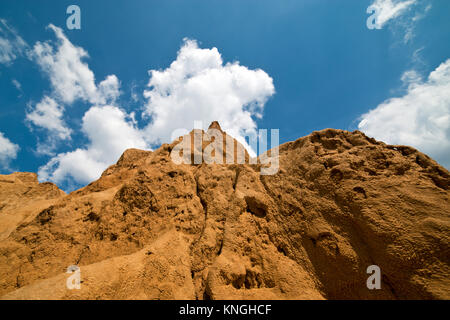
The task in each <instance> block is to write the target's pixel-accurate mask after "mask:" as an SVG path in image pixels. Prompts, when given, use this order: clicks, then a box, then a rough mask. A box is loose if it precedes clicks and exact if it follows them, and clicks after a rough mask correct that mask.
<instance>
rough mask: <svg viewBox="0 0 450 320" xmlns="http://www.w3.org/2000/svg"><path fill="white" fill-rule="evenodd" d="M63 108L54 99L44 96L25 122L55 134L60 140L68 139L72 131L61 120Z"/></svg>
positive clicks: (28, 114)
mask: <svg viewBox="0 0 450 320" xmlns="http://www.w3.org/2000/svg"><path fill="white" fill-rule="evenodd" d="M63 113H64V107H63V106H61V105H59V104H58V103H57V102H56V101H55V100H54V99H52V98H50V97H48V96H45V97H44V98H43V99H42V100H41V101H40V102H39V103H37V104H36V106H35V108H34V109H32V111H31V112H29V113H27V115H26V120H27V121H30V122H31V123H33V124H34V125H35V126H38V127H41V128H45V129H47V130H49V131H51V132H52V133H54V134H56V135H57V136H58V138H60V139H69V138H70V134H71V132H72V130H70V128H68V127H67V126H66V124H65V122H64V120H63V119H62V117H63Z"/></svg>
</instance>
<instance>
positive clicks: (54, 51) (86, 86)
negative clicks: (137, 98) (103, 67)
mask: <svg viewBox="0 0 450 320" xmlns="http://www.w3.org/2000/svg"><path fill="white" fill-rule="evenodd" d="M48 28H49V29H51V30H52V31H53V32H54V33H55V36H56V41H46V42H37V43H36V44H35V45H34V47H33V49H32V50H31V51H30V52H29V56H30V58H31V59H32V60H34V61H36V62H37V64H38V65H39V66H40V67H41V69H42V71H43V72H44V73H45V74H46V75H47V76H48V77H49V80H50V83H51V86H52V91H51V93H50V95H49V96H44V97H43V98H42V100H41V101H40V102H39V103H37V104H36V105H35V106H34V107H32V108H30V110H29V111H28V113H27V115H26V119H27V121H29V123H31V124H32V125H34V126H37V127H40V128H44V129H46V130H47V131H48V137H47V139H46V141H45V142H44V143H38V148H37V152H38V153H39V154H49V155H53V150H54V149H55V148H56V147H57V145H58V140H69V139H70V137H71V133H72V130H71V129H70V128H68V127H67V125H66V123H65V121H64V112H65V110H66V107H68V106H70V105H72V104H73V103H74V102H75V101H76V100H81V101H82V102H85V103H89V104H94V105H106V104H113V103H114V102H115V101H116V99H117V98H118V97H119V95H120V89H119V88H120V83H119V80H118V79H117V77H116V76H115V75H109V76H107V77H106V78H105V80H103V81H101V82H100V83H99V84H98V85H96V83H95V75H94V73H93V72H92V70H91V69H90V68H89V66H88V64H87V63H86V62H84V59H86V58H88V57H89V55H88V53H87V52H86V51H85V50H84V49H83V48H81V47H77V46H75V45H73V44H72V43H71V42H70V40H69V39H68V38H67V37H66V36H65V34H64V32H63V31H62V29H61V28H58V27H56V26H54V25H52V24H50V25H49V26H48Z"/></svg>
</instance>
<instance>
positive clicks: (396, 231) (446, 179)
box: [0, 124, 450, 299]
mask: <svg viewBox="0 0 450 320" xmlns="http://www.w3.org/2000/svg"><path fill="white" fill-rule="evenodd" d="M211 127H212V128H215V129H217V127H218V128H219V129H220V126H218V124H213V125H212V126H211ZM220 130H221V129H220ZM191 134H192V133H191ZM201 134H204V133H203V132H201ZM223 135H224V140H225V137H226V133H223ZM178 143H179V140H177V141H176V142H174V143H172V144H170V145H169V144H165V145H162V146H161V147H160V148H159V149H158V150H156V151H154V152H150V151H142V150H136V149H130V150H127V151H125V152H124V154H123V155H122V156H121V158H120V159H119V161H118V162H117V164H115V165H113V166H111V167H110V168H108V169H107V170H106V171H105V172H104V173H103V174H102V176H101V178H100V179H99V180H97V181H95V182H93V183H91V184H90V185H88V186H86V187H84V188H82V189H80V190H78V191H75V192H72V193H71V194H69V195H64V194H63V193H62V192H61V191H59V190H58V189H57V188H56V187H55V186H51V187H50V185H48V186H47V185H44V186H43V187H45V188H42V187H39V188H42V190H41V189H39V190H40V191H39V192H36V193H33V196H31V198H30V199H31V200H33V201H34V200H36V201H37V199H41V198H45V199H46V201H51V202H49V203H47V204H44V205H41V204H40V205H36V207H35V208H34V209H33V210H30V211H28V213H27V215H26V218H24V217H23V216H22V215H19V216H18V217H16V218H14V219H15V220H14V221H13V222H10V223H9V226H8V230H9V231H8V232H4V233H2V234H3V235H4V237H3V238H0V296H2V298H4V299H11V298H12V299H17V298H21V299H26V298H47V299H324V298H325V299H381V298H383V299H398V298H401V299H405V298H406V299H449V298H450V268H449V260H450V250H449V243H450V217H449V215H450V214H449V212H450V205H449V191H448V189H449V183H450V175H449V173H448V171H447V170H446V169H444V168H443V167H441V166H439V165H438V164H437V163H436V162H435V161H433V160H432V159H430V158H429V157H427V156H426V155H424V154H422V153H420V152H418V151H416V150H415V149H413V148H410V147H406V146H388V145H385V144H384V143H381V142H377V141H375V140H373V139H370V138H367V137H366V136H365V135H364V134H362V133H361V132H358V131H355V132H347V131H341V130H332V129H326V130H322V131H319V132H314V133H312V134H311V135H309V136H306V137H303V138H300V139H298V140H296V141H294V142H289V143H286V144H284V145H281V146H280V147H279V170H278V172H277V173H276V174H274V175H264V176H263V175H261V174H260V165H258V164H254V165H252V164H249V161H248V155H247V154H246V161H245V163H244V164H222V165H218V164H210V165H208V164H205V163H203V164H192V165H189V164H180V165H176V164H174V163H173V161H172V159H171V156H170V152H171V151H172V150H173V149H174V147H175V146H176V145H177V144H178ZM207 145H208V143H204V144H202V146H201V148H202V150H204V148H205V147H207ZM224 150H225V149H224ZM18 175H21V174H19V173H16V174H13V175H9V176H1V178H0V184H1V186H2V188H3V185H8V186H9V187H8V188H10V189H9V190H11V191H10V193H11V194H12V195H13V196H8V197H1V198H0V208H2V209H0V215H1V216H0V219H2V217H3V216H4V215H5V214H6V211H5V210H6V209H5V208H6V207H2V206H4V203H6V202H8V201H9V202H8V204H7V205H8V206H9V207H10V208H13V207H14V208H22V204H21V195H20V193H21V192H23V190H22V189H21V187H19V185H20V183H22V182H20V181H19V179H16V178H14V177H17V176H18ZM3 180H11V181H12V182H2V181H3ZM36 183H37V182H36ZM41 185H42V184H41ZM41 185H39V186H41ZM34 188H36V187H34ZM3 190H4V189H2V191H1V192H0V196H1V194H3V193H4V191H3ZM6 198H8V200H6ZM31 200H30V201H31ZM33 205H34V204H33V202H30V205H29V206H30V207H33ZM8 210H9V209H8ZM11 212H12V211H11V210H9V211H7V213H8V214H11ZM70 265H77V266H79V267H80V269H81V279H82V283H81V289H80V290H68V289H67V288H66V278H67V277H68V275H67V274H66V273H65V272H66V269H67V267H68V266H70ZM370 265H377V266H379V267H380V269H381V273H382V278H381V289H380V290H369V289H368V288H367V286H366V280H367V278H368V277H369V274H367V273H366V270H367V267H368V266H370Z"/></svg>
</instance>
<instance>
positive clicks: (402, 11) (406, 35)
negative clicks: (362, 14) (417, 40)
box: [368, 0, 432, 43]
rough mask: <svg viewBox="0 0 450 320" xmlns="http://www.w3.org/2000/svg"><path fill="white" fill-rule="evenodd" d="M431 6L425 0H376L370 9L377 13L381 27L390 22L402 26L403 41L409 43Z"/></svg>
mask: <svg viewBox="0 0 450 320" xmlns="http://www.w3.org/2000/svg"><path fill="white" fill-rule="evenodd" d="M431 7H432V6H431V4H429V3H428V2H426V1H423V0H374V1H373V2H372V4H371V5H370V6H369V8H368V10H375V12H376V13H377V19H376V23H377V25H378V27H379V28H383V27H384V26H386V25H388V24H390V25H391V26H392V27H393V28H400V29H401V30H402V33H403V35H402V38H403V41H404V42H405V43H407V42H410V41H411V40H412V39H413V38H414V29H415V26H416V23H417V22H418V21H419V20H421V19H423V18H424V17H425V16H426V13H427V12H428V11H429V10H430V9H431ZM394 31H395V30H394Z"/></svg>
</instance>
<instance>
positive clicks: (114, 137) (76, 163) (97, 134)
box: [38, 106, 147, 184]
mask: <svg viewBox="0 0 450 320" xmlns="http://www.w3.org/2000/svg"><path fill="white" fill-rule="evenodd" d="M82 131H83V133H84V134H86V136H87V137H88V138H89V141H90V142H89V144H88V145H87V146H86V147H85V148H78V149H76V150H75V151H72V152H67V153H61V154H59V155H57V156H55V157H53V158H52V159H51V160H50V161H49V162H48V163H47V164H46V165H44V166H42V167H41V168H39V172H38V174H39V178H40V179H41V180H51V181H54V182H56V183H63V182H65V181H67V180H69V179H73V180H74V181H75V182H76V183H79V184H86V183H89V182H91V181H93V180H95V179H98V178H99V177H100V175H101V173H102V172H103V171H104V170H105V169H106V168H107V167H108V166H109V165H111V164H112V163H114V162H115V161H117V159H118V158H119V156H120V155H121V154H122V152H123V151H124V150H125V149H127V148H140V149H145V148H146V147H147V145H146V143H145V141H144V139H143V138H142V134H141V132H140V131H139V130H138V129H137V128H136V127H135V126H134V124H133V122H132V121H131V120H130V119H129V117H128V115H127V114H126V113H125V112H123V111H122V110H121V109H119V108H117V107H114V106H103V107H98V106H94V107H92V108H91V109H89V110H88V111H87V112H86V114H85V115H84V117H83V125H82Z"/></svg>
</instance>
